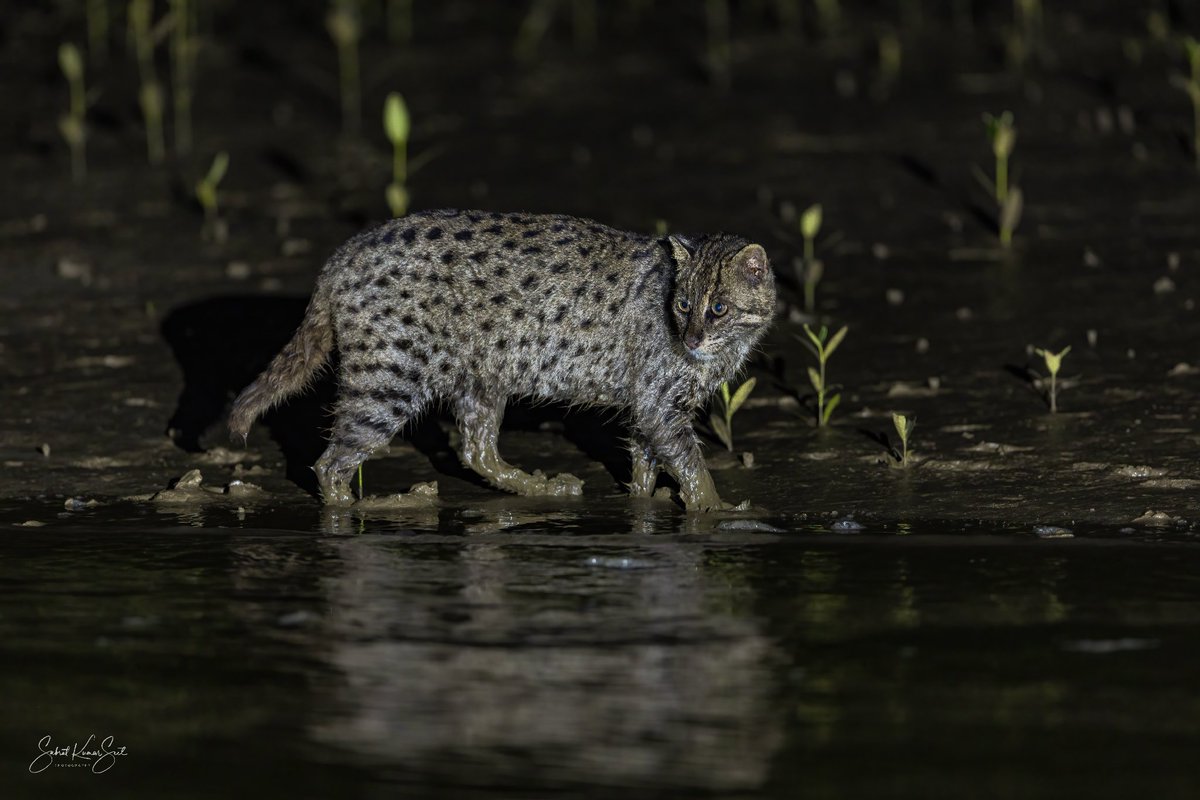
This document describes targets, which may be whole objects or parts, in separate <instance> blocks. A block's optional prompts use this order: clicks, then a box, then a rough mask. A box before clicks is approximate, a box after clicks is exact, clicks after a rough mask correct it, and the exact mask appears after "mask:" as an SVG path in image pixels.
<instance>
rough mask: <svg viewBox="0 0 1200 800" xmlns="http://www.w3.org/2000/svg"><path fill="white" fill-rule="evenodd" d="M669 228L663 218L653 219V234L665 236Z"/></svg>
mask: <svg viewBox="0 0 1200 800" xmlns="http://www.w3.org/2000/svg"><path fill="white" fill-rule="evenodd" d="M670 229H671V228H670V226H669V225H668V224H667V221H666V220H665V219H661V218H660V219H656V220H654V234H655V235H656V236H666V235H667V232H668V231H669V230H670Z"/></svg>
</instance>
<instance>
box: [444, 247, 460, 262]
mask: <svg viewBox="0 0 1200 800" xmlns="http://www.w3.org/2000/svg"><path fill="white" fill-rule="evenodd" d="M457 256H458V254H457V253H455V252H454V251H453V250H447V251H446V252H444V253H442V263H443V264H453V263H454V259H455V258H456V257H457Z"/></svg>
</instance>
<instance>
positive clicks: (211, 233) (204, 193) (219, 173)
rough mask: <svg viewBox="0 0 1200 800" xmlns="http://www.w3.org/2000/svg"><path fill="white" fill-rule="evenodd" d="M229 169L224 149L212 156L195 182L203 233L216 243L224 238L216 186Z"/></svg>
mask: <svg viewBox="0 0 1200 800" xmlns="http://www.w3.org/2000/svg"><path fill="white" fill-rule="evenodd" d="M228 169H229V154H228V153H226V152H225V151H224V150H222V151H221V152H219V153H217V155H216V157H215V158H213V162H212V165H211V166H210V167H209V168H208V174H207V175H205V176H204V177H203V178H201V179H200V180H199V181H197V182H196V199H197V200H198V201H200V205H201V206H202V207H203V208H204V232H205V235H206V236H208V237H209V238H211V239H212V240H213V241H215V242H217V243H221V242H223V241H224V240H225V233H224V231H225V226H224V225H222V224H221V218H220V206H219V204H218V202H217V201H218V197H217V187H218V186H219V185H220V183H221V179H222V178H224V177H225V172H226V171H227V170H228Z"/></svg>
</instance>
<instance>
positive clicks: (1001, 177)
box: [996, 155, 1008, 206]
mask: <svg viewBox="0 0 1200 800" xmlns="http://www.w3.org/2000/svg"><path fill="white" fill-rule="evenodd" d="M1007 199H1008V156H1003V155H998V156H996V203H997V204H999V205H1000V206H1003V205H1004V202H1005V201H1006V200H1007Z"/></svg>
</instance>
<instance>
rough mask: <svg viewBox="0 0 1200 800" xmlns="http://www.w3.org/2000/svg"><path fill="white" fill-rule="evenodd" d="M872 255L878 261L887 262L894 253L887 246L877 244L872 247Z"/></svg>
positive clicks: (880, 243)
mask: <svg viewBox="0 0 1200 800" xmlns="http://www.w3.org/2000/svg"><path fill="white" fill-rule="evenodd" d="M871 255H873V256H875V259H876V260H877V261H887V260H888V259H889V258H891V256H892V251H891V249H890V248H888V246H887V245H886V244H883V243H882V242H876V243H875V244H873V245H871Z"/></svg>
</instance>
